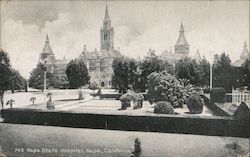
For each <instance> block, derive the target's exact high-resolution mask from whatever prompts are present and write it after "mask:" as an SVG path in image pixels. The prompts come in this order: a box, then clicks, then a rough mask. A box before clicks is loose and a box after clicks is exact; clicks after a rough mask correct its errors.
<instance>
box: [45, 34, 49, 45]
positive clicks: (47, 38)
mask: <svg viewBox="0 0 250 157" xmlns="http://www.w3.org/2000/svg"><path fill="white" fill-rule="evenodd" d="M45 42H46V43H49V35H48V34H47V35H46V41H45Z"/></svg>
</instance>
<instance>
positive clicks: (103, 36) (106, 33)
mask: <svg viewBox="0 0 250 157" xmlns="http://www.w3.org/2000/svg"><path fill="white" fill-rule="evenodd" d="M100 40H101V50H113V49H114V29H113V27H112V26H111V20H110V17H109V12H108V6H107V4H106V10H105V16H104V20H103V26H102V28H101V30H100Z"/></svg>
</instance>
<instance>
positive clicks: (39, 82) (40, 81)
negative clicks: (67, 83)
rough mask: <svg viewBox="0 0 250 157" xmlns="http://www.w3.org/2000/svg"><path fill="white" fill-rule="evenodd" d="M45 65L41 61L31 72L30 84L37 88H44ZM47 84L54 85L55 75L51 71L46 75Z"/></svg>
mask: <svg viewBox="0 0 250 157" xmlns="http://www.w3.org/2000/svg"><path fill="white" fill-rule="evenodd" d="M45 70H46V69H45V67H44V65H43V64H41V63H39V64H37V66H36V68H34V69H33V70H32V72H31V73H30V78H29V86H30V87H33V88H36V89H42V90H44V89H43V88H44V87H43V86H44V72H45ZM46 79H47V81H46V86H47V87H49V86H53V84H54V80H53V75H52V74H51V73H48V72H47V75H46Z"/></svg>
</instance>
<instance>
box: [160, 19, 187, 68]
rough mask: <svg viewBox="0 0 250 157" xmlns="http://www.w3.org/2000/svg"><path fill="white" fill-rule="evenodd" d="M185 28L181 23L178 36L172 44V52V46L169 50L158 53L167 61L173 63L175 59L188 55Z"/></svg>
mask: <svg viewBox="0 0 250 157" xmlns="http://www.w3.org/2000/svg"><path fill="white" fill-rule="evenodd" d="M184 32H185V30H184V27H183V24H182V23H181V27H180V31H179V37H178V39H177V41H176V44H175V46H174V53H172V48H170V50H165V51H163V52H162V54H161V55H160V56H161V57H162V58H163V59H166V60H167V61H168V62H169V63H171V64H174V63H175V62H176V61H178V60H180V59H182V58H185V57H188V55H189V47H190V46H189V44H188V42H187V39H186V37H185V34H184Z"/></svg>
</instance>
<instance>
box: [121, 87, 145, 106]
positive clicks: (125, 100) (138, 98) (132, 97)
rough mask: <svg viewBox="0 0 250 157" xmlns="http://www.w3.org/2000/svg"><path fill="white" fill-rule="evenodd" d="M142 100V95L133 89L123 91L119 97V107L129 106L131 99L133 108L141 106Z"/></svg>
mask: <svg viewBox="0 0 250 157" xmlns="http://www.w3.org/2000/svg"><path fill="white" fill-rule="evenodd" d="M143 100H144V97H143V95H142V94H138V93H135V92H133V91H132V92H128V93H125V94H123V95H122V96H121V97H120V101H121V104H122V107H121V109H126V108H127V107H130V106H131V104H130V102H131V101H133V103H134V106H133V108H134V109H137V108H141V107H142V104H143Z"/></svg>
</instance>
